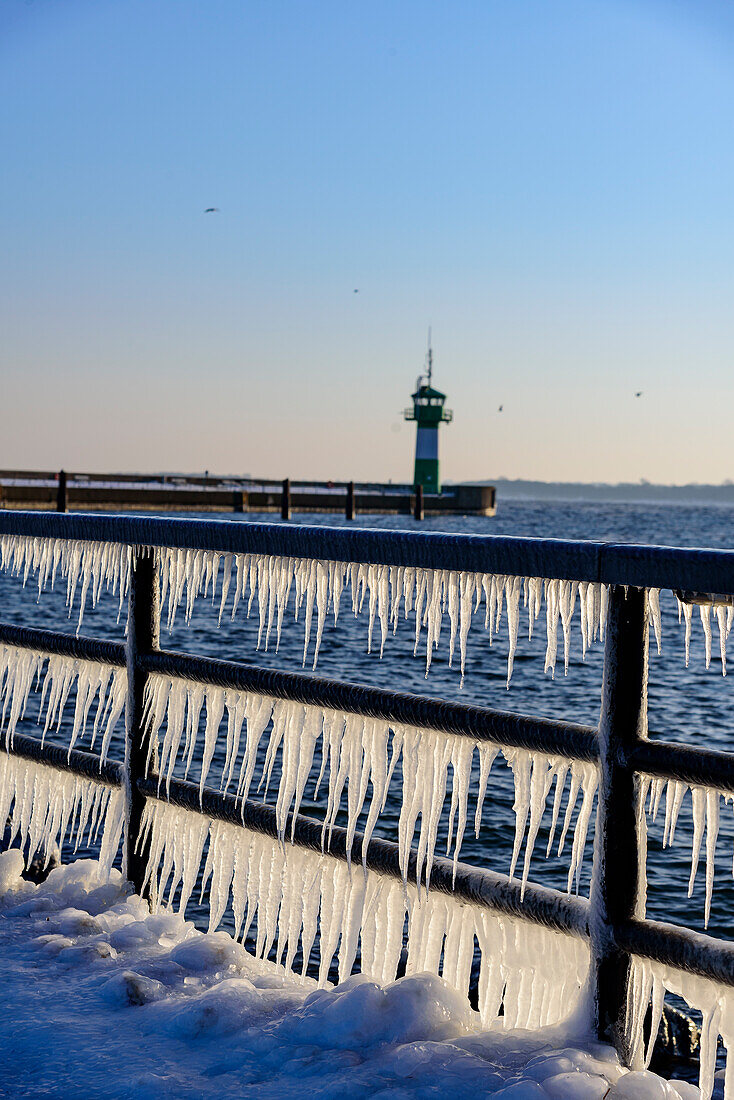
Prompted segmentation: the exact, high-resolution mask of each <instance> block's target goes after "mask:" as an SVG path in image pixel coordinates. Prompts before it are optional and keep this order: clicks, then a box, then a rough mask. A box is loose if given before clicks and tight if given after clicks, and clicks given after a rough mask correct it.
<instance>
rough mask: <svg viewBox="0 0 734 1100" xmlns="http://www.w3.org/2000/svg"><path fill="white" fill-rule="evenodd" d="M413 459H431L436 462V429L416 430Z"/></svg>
mask: <svg viewBox="0 0 734 1100" xmlns="http://www.w3.org/2000/svg"><path fill="white" fill-rule="evenodd" d="M415 457H416V458H417V459H419V458H433V459H435V460H436V461H438V428H437V427H436V428H418V434H417V435H416V439H415Z"/></svg>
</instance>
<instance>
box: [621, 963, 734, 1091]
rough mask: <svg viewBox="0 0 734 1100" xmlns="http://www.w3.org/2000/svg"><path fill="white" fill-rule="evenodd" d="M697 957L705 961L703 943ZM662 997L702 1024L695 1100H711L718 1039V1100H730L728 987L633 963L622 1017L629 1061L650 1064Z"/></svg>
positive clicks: (733, 1035)
mask: <svg viewBox="0 0 734 1100" xmlns="http://www.w3.org/2000/svg"><path fill="white" fill-rule="evenodd" d="M701 954H702V956H703V957H705V955H706V945H705V943H702V945H701ZM666 991H667V992H669V993H674V994H675V995H676V996H678V997H681V998H682V999H683V1000H684V1001H685V1002H686V1004H687V1005H688V1006H689V1007H690V1008H694V1009H697V1010H698V1011H699V1012H700V1013H701V1016H702V1018H703V1019H702V1023H701V1040H700V1041H701V1051H700V1070H699V1088H700V1090H701V1100H711V1095H712V1093H713V1090H714V1074H715V1072H716V1055H717V1048H718V1042H719V1037H721V1038H722V1040H723V1042H724V1046H725V1047H726V1052H727V1059H726V1070H725V1076H724V1100H734V1058H732V1057H729V1056H730V1055H731V1053H732V1047H734V991H733V990H732V988H731V986H723V985H718V984H717V983H716V982H714V981H712V980H711V979H709V978H702V977H699V976H698V975H696V974H691V973H689V972H685V971H682V970H678V969H677V968H675V967H672V966H665V965H663V964H662V963H658V962H654V961H652V960H651V959H642V958H637V957H633V959H632V973H631V978H630V984H629V989H628V997H627V1000H628V1008H629V1011H628V1014H627V1015H628V1029H629V1036H628V1037H629V1040H630V1043H631V1047H632V1051H633V1054H634V1056H635V1057H639V1055H641V1054H643V1053H644V1058H645V1064H646V1065H649V1064H650V1058H651V1057H652V1051H653V1047H654V1045H655V1039H656V1037H657V1033H658V1029H659V1027H660V1019H661V1016H662V1011H663V1003H664V999H665V993H666ZM648 1010H650V1014H651V1018H650V1020H649V1025H650V1030H649V1032H648V1040H647V1044H645V1031H646V1030H647V1027H646V1017H647V1014H648Z"/></svg>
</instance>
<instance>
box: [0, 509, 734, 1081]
mask: <svg viewBox="0 0 734 1100" xmlns="http://www.w3.org/2000/svg"><path fill="white" fill-rule="evenodd" d="M2 534H13V535H25V536H32V537H37V538H61V539H74V540H85V541H103V542H113V543H122V544H127V545H131V546H133V547H135V548H136V549H135V561H134V569H133V570H132V573H131V587H130V592H129V610H128V638H127V644H126V645H122V644H119V643H113V642H105V641H99V640H96V639H91V638H84V637H74V636H71V635H67V634H62V633H57V632H52V631H44V630H35V629H26V628H22V627H18V626H10V625H7V624H0V643H5V644H10V645H14V646H18V647H22V648H29V649H34V650H39V651H41V652H44V653H49V654H64V655H67V656H73V657H78V658H81V659H84V660H87V661H98V662H104V663H106V664H109V665H112V666H117V667H122V666H125V667H126V669H127V678H128V702H127V721H126V738H127V743H126V760H125V764H124V765H116V764H110V763H106V764H104V765H102V764H101V763H100V760H99V758H98V757H96V756H93V755H91V754H89V753H85V752H80V751H78V750H72V751H71V752H68V751H67V750H66V749H62V748H59V747H57V746H54V745H51V744H41V742H40V741H39V740H37V739H34V738H30V737H26V736H23V735H21V734H16V736H15V738H14V742H13V746H12V751H13V753H14V754H16V755H19V756H22V757H25V758H28V759H33V760H37V761H42V762H43V763H45V764H47V765H51V766H52V767H56V768H60V769H68V770H70V771H72V772H74V773H75V774H78V775H81V776H85V777H87V778H96V779H97V780H101V781H103V782H106V783H110V784H123V785H124V787H125V789H126V792H127V802H128V823H129V824H128V828H127V832H126V835H125V840H124V843H125V845H126V853H127V867H128V874H129V877H130V879H131V881H132V882H133V884H134V886H135V888H136V889H137V890H138V891H142V889H143V884H144V879H145V860H146V853H145V851H141V846H140V844H139V843H138V839H139V831H140V822H141V816H142V810H143V806H144V804H145V800H146V799H148V798H150V799H160V800H162V801H170V802H171V803H173V804H175V805H177V806H180V807H183V808H185V809H190V810H196V811H200V812H202V811H203V812H204V813H206V814H207V815H208V816H210V817H211V818H214V819H218V820H223V821H227V822H231V823H234V824H236V825H245V826H246V827H248V828H249V829H252V830H255V831H257V832H261V833H265V834H267V835H269V836H273V837H274V836H277V835H278V832H277V827H276V819H275V810H274V808H272V807H270V806H268V805H265V804H264V803H258V802H254V801H247V802H244V803H243V802H242V801H241V800H239V799H237V798H235V797H233V796H230V795H223V794H221V793H219V792H217V791H214V790H211V789H208V788H205V789H204V791H203V795H202V796H201V797H200V793H199V788H198V786H195V785H193V784H191V783H188V782H184V781H178V780H172V781H171V783H170V788H169V789H168V791H166V786H165V785H163V790H161V789H160V785H159V783H158V780H157V777H156V776H146V774H145V770H146V752H147V743H146V742H147V730H146V722H147V721H148V719H147V718H146V714H145V708H144V695H145V686H146V682H147V679H148V677H149V676H151V675H152V674H155V673H162V674H165V675H166V676H169V677H174V678H182V679H185V680H188V681H194V682H198V683H202V684H213V685H217V686H220V687H225V688H234V689H239V690H248V691H255V692H259V693H262V694H267V695H268V696H271V697H274V698H278V699H286V700H294V701H297V702H300V703H304V704H310V705H315V706H320V707H324V708H333V709H338V710H340V711H346V712H351V713H354V714H359V715H364V716H369V717H375V718H381V719H384V720H386V721H388V722H395V723H401V724H409V725H412V726H417V727H421V728H424V729H428V730H435V731H439V732H443V733H447V734H458V735H465V736H468V737H471V738H473V739H475V740H477V741H482V740H491V741H492V742H493V743H495V744H497V745H499V746H500V747H507V748H522V749H528V750H533V751H539V752H543V753H546V754H549V755H555V756H563V757H566V758H569V759H571V760H581V761H587V762H593V763H595V764H596V765H597V767H598V769H599V780H600V782H599V806H598V813H597V822H596V829H595V841H594V862H593V869H592V886H591V898H590V901H586V900H585V899H582V898H577V897H571V896H568V895H567V894H564V893H561V892H560V891H557V890H551V889H547V888H545V887H542V886H539V885H536V884H532V883H530V884H528V886H527V888H526V889H525V893H524V896H521V886H520V884H519V883H518V882H515V881H512V880H508V879H507V878H506V877H504V876H501V875H498V874H494V873H491V872H489V871H487V870H480V869H475V868H472V867H469V866H467V865H466V864H459V865H458V871H457V873H456V875H455V878H454V867H453V864H452V862H451V861H450V860H447V859H442V858H437V859H436V860H435V863H434V866H433V870H432V872H431V888H432V889H437V890H441V891H445V892H446V893H450V894H452V895H453V896H455V897H457V898H458V899H460V900H465V901H469V902H472V903H474V904H477V905H480V906H486V907H488V908H490V909H493V910H496V911H499V912H504V913H509V914H512V915H513V916H515V917H519V918H522V919H524V920H527V921H530V922H534V923H538V924H542V925H545V926H548V927H551V928H553V929H556V930H558V931H561V932H565V933H570V934H573V935H577V936H583V937H586V938H587V939H588V940H589V941H590V945H591V957H592V972H591V977H592V984H593V989H594V994H595V998H594V1004H595V1013H596V1018H595V1021H594V1023H595V1027H596V1030H597V1033H598V1035H599V1036H600V1037H601V1038H604V1039H606V1040H608V1041H611V1042H613V1043H614V1045H615V1046H616V1048H617V1051H618V1052H619V1054H620V1056H621V1058H622V1060H623V1061H624V1062H625V1063H626V1064H632V1063H635V1062H636V1060H637V1059H639V1057H640V1055H639V1053H635V1052H634V1051H633V1050H632V1049H631V1047H630V1045H629V1038H628V1036H629V1031H628V1028H627V1026H626V1025H627V1012H628V1004H627V988H628V982H629V978H630V971H631V966H632V957H633V955H635V956H642V957H645V958H648V959H652V960H655V961H657V962H658V963H661V964H664V965H670V966H673V967H676V968H678V969H681V970H684V971H688V972H690V973H693V974H697V975H699V976H702V977H705V978H709V979H713V980H714V981H717V982H720V983H724V984H726V985H730V986H734V944H731V943H728V942H725V941H721V940H717V939H714V938H712V937H709V936H702V935H700V934H698V933H695V932H693V931H690V930H688V929H685V928H680V927H677V926H674V925H670V924H664V923H661V922H656V921H651V920H647V919H645V918H644V884H645V876H646V869H645V851H646V844H645V840H644V837H643V836H642V835H641V830H643V829H644V828H645V825H644V819H643V815H642V813H641V809H642V807H641V797H642V795H641V784H640V782H639V773H645V774H648V775H652V776H658V777H663V778H667V779H673V780H679V781H682V782H686V783H690V784H696V785H708V786H711V787H714V788H716V789H717V790H719V791H723V792H732V793H734V754H732V753H727V752H721V751H714V750H701V749H692V748H688V747H685V746H682V745H677V744H674V743H670V742H665V741H661V740H657V739H656V740H654V741H651V740H649V739H648V730H647V668H648V618H649V611H648V596H647V589H648V588H671V589H673V590H678V591H695V592H696V593H698V594H699V596H698V598H703V597H701V596H700V594H701V593H706V592H712V593H716V594H717V598H719V597H722V598H723V597H728V596H734V552H731V551H720V550H679V549H671V548H663V547H639V546H630V545H614V544H608V543H594V542H566V541H559V540H549V539H520V538H517V539H515V538H504V537H503V538H497V537H480V536H469V535H443V534H442V535H438V534H433V535H432V534H415V533H408V532H394V531H377V530H364V529H362V530H349V529H335V528H331V529H329V528H323V527H319V528H310V527H299V526H295V527H294V526H287V525H278V524H251V523H233V522H221V521H220V522H212V521H201V520H180V519H158V518H149V517H126V516H125V517H123V516H107V515H105V516H88V515H74V514H69V515H54V514H48V513H46V514H37V513H15V514H10V513H4V514H3V513H0V535H2ZM155 547H175V548H179V549H197V550H214V551H220V552H225V553H227V552H229V553H261V554H274V555H281V556H289V557H300V558H318V559H326V560H331V561H340V562H358V563H374V564H382V565H396V566H400V565H409V566H418V567H423V568H436V569H452V570H470V571H474V572H492V573H501V574H506V575H515V576H535V577H547V578H563V579H568V580H577V581H593V582H602V583H605V584H608V585H609V586H610V595H609V602H608V614H607V629H606V640H605V652H604V670H603V686H602V707H601V715H600V722H599V727H598V729H596V728H593V727H589V726H582V725H576V724H571V723H566V722H559V721H550V720H546V719H540V718H530V717H524V716H521V715H514V714H507V713H501V712H497V711H493V710H490V709H488V708H484V707H475V706H467V705H463V704H457V703H449V702H447V701H443V700H440V699H429V698H424V697H419V696H415V695H410V694H404V693H400V692H394V691H387V690H380V689H375V688H370V687H364V686H360V685H356V684H351V683H344V682H340V681H335V680H328V679H324V678H320V677H315V676H305V675H299V674H294V673H286V672H281V671H272V670H268V669H265V668H261V667H257V666H255V665H250V664H242V663H233V662H229V661H221V660H213V659H209V658H203V657H195V656H187V655H184V654H181V653H174V652H168V651H165V650H162V649H161V648H160V640H159V621H160V607H159V591H158V588H159V584H158V569H157V565H156V560H155V556H154V555H153V554H151V553H150V550H151V548H155ZM293 836H294V842H295V843H296V844H297V845H301V846H304V847H307V848H310V849H313V850H316V851H321V848H322V823H321V822H319V821H316V820H312V819H309V818H308V817H305V816H300V815H299V816H298V817H297V818H296V821H295V825H294V832H293ZM347 851H348V844H347V835H346V830H342V829H338V828H334V830H333V833H332V838H331V845H330V847H329V849H328V852H327V854H328V855H331V856H333V857H335V858H337V859H346V858H347ZM352 855H353V858H357V859H358V858H360V856H361V838H360V837H359V836H357V837H356V839H355V844H354V847H353V849H352ZM366 865H367V867H369V868H371V869H374V870H377V871H379V872H381V873H383V874H388V875H392V876H395V877H398V878H402V871H401V868H400V865H399V858H398V845H397V844H395V843H392V842H389V841H386V840H377V839H372V840H371V841H370V843H369V847H368V851H367V855H366ZM410 870H411V872H412V873H413V874H415V871H416V864H415V856H413V857H412V860H411V867H410Z"/></svg>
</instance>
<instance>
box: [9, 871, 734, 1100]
mask: <svg viewBox="0 0 734 1100" xmlns="http://www.w3.org/2000/svg"><path fill="white" fill-rule="evenodd" d="M21 870H22V858H21V855H20V853H19V852H18V851H10V852H5V853H3V854H1V855H0V983H1V985H0V988H2V1003H3V1011H2V1013H1V1014H0V1095H2V1096H14V1097H40V1096H44V1097H71V1096H74V1097H82V1096H83V1097H85V1098H86V1100H102V1098H104V1100H107V1098H110V1100H112V1098H114V1100H118V1098H119V1100H122V1098H128V1097H129V1098H132V1097H135V1098H136V1100H146V1098H154V1097H155V1098H159V1097H166V1098H168V1097H171V1098H172V1097H182V1098H183V1097H201V1098H208V1097H217V1098H221V1100H226V1098H228V1097H258V1098H262V1100H268V1098H270V1097H272V1098H275V1097H277V1098H284V1097H290V1096H294V1097H295V1096H298V1097H304V1096H309V1097H312V1096H313V1097H316V1096H319V1097H340V1098H343V1097H347V1098H352V1097H354V1098H361V1097H389V1100H403V1098H405V1097H423V1096H426V1097H427V1096H442V1095H450V1096H451V1097H452V1098H458V1097H464V1096H466V1097H469V1096H471V1097H472V1098H474V1097H476V1096H481V1095H491V1096H501V1097H504V1098H505V1100H602V1098H607V1100H692V1098H695V1097H698V1095H699V1092H698V1089H697V1088H695V1087H694V1086H693V1085H689V1084H686V1083H681V1082H675V1083H673V1084H671V1083H666V1082H665V1081H663V1080H662V1078H660V1077H658V1076H656V1075H655V1074H653V1073H626V1072H624V1071H623V1070H622V1069H621V1068H620V1067H619V1065H618V1063H617V1061H616V1057H615V1055H614V1054H613V1052H612V1051H611V1050H610V1049H609V1048H607V1047H603V1046H601V1045H599V1044H597V1043H594V1042H593V1041H584V1040H579V1038H578V1036H577V1037H576V1038H575V1039H574V1040H571V1038H570V1037H569V1035H568V1034H567V1035H565V1036H563V1035H561V1034H560V1033H559V1032H558V1031H555V1032H547V1031H546V1032H536V1033H528V1032H517V1031H515V1032H513V1031H507V1032H505V1031H495V1030H493V1031H484V1032H482V1031H481V1030H480V1029H479V1026H478V1016H477V1014H476V1013H474V1012H473V1011H472V1010H471V1009H470V1008H469V1006H468V1004H467V1002H466V1001H465V1000H464V999H463V998H460V997H459V996H458V995H457V994H456V993H455V992H453V991H452V990H451V989H450V988H449V987H448V986H447V985H446V984H445V983H444V982H443V980H442V979H441V978H437V977H435V976H432V975H417V976H411V977H406V978H402V979H400V980H399V981H396V982H393V983H391V984H389V985H386V986H384V987H380V986H378V985H376V984H374V983H373V982H370V981H367V980H366V979H364V978H362V977H359V976H355V977H352V978H350V979H349V980H348V981H345V982H343V983H342V984H341V985H339V986H337V987H335V988H333V989H318V988H317V987H316V984H315V983H314V982H313V981H311V980H310V979H307V980H306V981H301V980H300V979H298V978H296V977H295V976H294V975H292V974H289V973H287V972H286V971H285V970H282V969H280V968H278V967H276V966H275V965H273V964H271V963H268V962H259V961H257V960H255V959H254V958H253V957H252V956H251V955H249V954H248V953H247V952H246V951H245V949H244V948H243V947H242V946H241V945H239V944H237V943H235V942H234V941H233V940H232V939H231V938H230V937H229V936H228V935H227V934H226V933H224V932H216V933H212V934H210V935H204V934H203V933H201V932H199V931H197V930H196V929H195V928H194V926H193V925H192V924H190V923H188V922H185V921H184V920H183V919H182V918H181V917H179V916H175V915H173V914H172V913H167V912H164V913H158V914H156V915H151V914H150V913H149V912H148V908H147V905H146V904H145V903H144V902H143V901H142V900H141V899H140V898H139V897H136V896H134V895H132V896H131V895H129V894H128V887H127V884H126V883H125V882H124V881H123V879H122V878H121V876H120V874H119V872H118V871H115V870H113V871H112V872H111V873H110V874H109V876H108V875H107V874H106V873H105V872H103V871H101V869H100V866H99V864H97V863H96V862H92V861H89V860H78V861H77V862H76V863H72V864H68V865H66V866H64V867H59V868H57V869H55V870H53V871H52V872H51V873H50V875H49V877H48V879H47V881H46V882H45V883H43V884H41V885H40V886H35V885H33V884H31V883H28V882H25V881H23V880H22V879H21V877H20V875H21ZM569 1043H571V1045H569ZM720 1084H721V1083H720V1082H717V1086H718V1087H720ZM717 1095H720V1094H719V1093H717Z"/></svg>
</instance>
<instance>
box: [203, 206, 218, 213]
mask: <svg viewBox="0 0 734 1100" xmlns="http://www.w3.org/2000/svg"><path fill="white" fill-rule="evenodd" d="M204 213H205V214H218V213H219V207H218V206H207V208H206V210H205V211H204Z"/></svg>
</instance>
